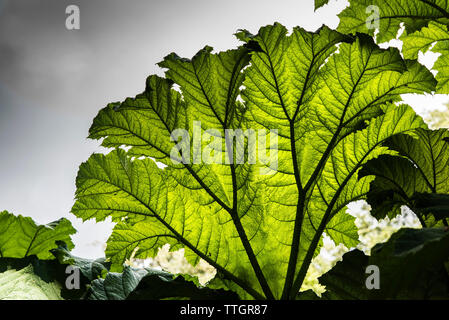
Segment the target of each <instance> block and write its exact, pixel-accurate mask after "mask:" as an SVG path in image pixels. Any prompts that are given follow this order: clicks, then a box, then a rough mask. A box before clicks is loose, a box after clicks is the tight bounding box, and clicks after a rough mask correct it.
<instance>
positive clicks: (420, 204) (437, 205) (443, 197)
mask: <svg viewBox="0 0 449 320" xmlns="http://www.w3.org/2000/svg"><path fill="white" fill-rule="evenodd" d="M412 201H413V203H414V205H413V207H414V208H417V209H418V210H419V212H421V213H422V214H424V215H428V214H432V215H433V216H434V217H435V219H436V220H437V221H438V220H442V219H446V218H449V194H438V193H416V194H415V195H414V196H413V199H412Z"/></svg>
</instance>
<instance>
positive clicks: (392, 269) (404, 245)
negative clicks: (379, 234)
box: [319, 228, 449, 300]
mask: <svg viewBox="0 0 449 320" xmlns="http://www.w3.org/2000/svg"><path fill="white" fill-rule="evenodd" d="M448 257H449V232H447V230H445V229H436V228H432V229H401V230H399V231H398V232H397V233H395V234H394V235H393V236H392V237H391V238H390V240H388V241H387V242H386V243H382V244H378V245H376V246H375V247H374V248H373V249H372V251H371V256H367V255H365V254H364V253H363V252H361V251H359V250H354V251H351V252H349V253H346V254H345V255H344V256H343V261H341V262H338V263H337V265H336V266H335V267H334V268H333V269H332V270H331V271H329V272H328V273H326V274H325V275H323V276H322V277H321V278H320V279H319V280H320V282H321V283H322V284H324V285H326V288H327V290H328V291H329V293H328V295H327V297H328V298H331V299H362V300H367V299H449V279H448V277H447V272H446V271H445V270H444V265H443V264H444V262H445V261H446V260H447V259H448ZM368 266H376V267H378V270H379V288H378V289H376V288H372V289H368V288H367V286H366V281H367V278H368V277H369V276H370V274H372V273H371V272H369V273H367V267H368Z"/></svg>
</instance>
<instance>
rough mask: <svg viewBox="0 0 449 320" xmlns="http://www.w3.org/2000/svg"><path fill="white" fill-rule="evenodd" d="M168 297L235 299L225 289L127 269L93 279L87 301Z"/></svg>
mask: <svg viewBox="0 0 449 320" xmlns="http://www.w3.org/2000/svg"><path fill="white" fill-rule="evenodd" d="M170 298H189V299H219V298H226V299H231V298H233V299H236V298H237V296H236V295H235V294H234V293H231V292H227V291H224V290H212V289H208V288H198V287H197V286H196V285H195V284H194V283H193V282H190V281H187V280H185V279H184V278H182V277H175V276H174V275H172V274H170V273H167V272H164V271H159V270H153V269H135V268H132V267H130V266H126V267H125V268H124V270H123V273H115V272H111V273H108V274H107V275H106V277H105V278H104V279H96V280H94V281H93V282H92V287H91V290H90V294H89V296H88V299H90V300H125V299H129V300H159V299H170Z"/></svg>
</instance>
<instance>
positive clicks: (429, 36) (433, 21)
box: [338, 0, 449, 93]
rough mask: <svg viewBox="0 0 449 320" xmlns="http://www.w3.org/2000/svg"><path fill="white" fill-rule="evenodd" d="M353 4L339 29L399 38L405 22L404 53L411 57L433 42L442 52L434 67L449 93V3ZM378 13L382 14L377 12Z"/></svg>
mask: <svg viewBox="0 0 449 320" xmlns="http://www.w3.org/2000/svg"><path fill="white" fill-rule="evenodd" d="M349 2H350V6H349V7H347V8H346V9H345V10H343V12H341V13H340V15H339V17H340V24H339V26H338V30H339V31H341V32H343V33H355V32H363V33H367V34H370V35H373V34H374V32H375V30H376V29H377V30H378V31H379V32H378V33H377V41H378V42H386V41H389V40H391V39H395V38H396V36H397V34H398V31H399V29H400V27H401V25H402V24H403V25H404V28H405V31H404V33H403V34H402V36H401V40H403V54H404V57H405V58H407V59H414V58H417V57H418V53H419V52H420V51H421V52H423V53H425V52H426V51H427V50H428V49H429V48H430V47H431V46H432V45H433V44H435V45H434V47H433V48H432V51H433V52H436V53H441V56H440V57H439V58H438V59H437V61H436V62H435V64H434V66H433V68H434V69H435V70H437V71H438V74H437V76H436V79H437V80H438V86H437V92H438V93H449V70H448V67H447V66H448V62H449V55H448V51H449V50H448V48H449V37H448V36H449V33H448V25H449V4H448V3H447V1H443V0H426V1H424V0H392V1H383V0H375V1H371V0H351V1H349ZM377 14H378V16H377Z"/></svg>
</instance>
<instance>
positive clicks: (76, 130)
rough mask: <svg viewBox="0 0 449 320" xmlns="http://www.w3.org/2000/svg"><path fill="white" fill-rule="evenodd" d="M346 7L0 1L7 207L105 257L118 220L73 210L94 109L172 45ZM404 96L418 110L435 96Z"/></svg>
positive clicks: (283, 1)
mask: <svg viewBox="0 0 449 320" xmlns="http://www.w3.org/2000/svg"><path fill="white" fill-rule="evenodd" d="M69 4H75V5H78V6H79V8H80V11H81V29H80V30H72V31H69V30H67V29H66V27H65V20H66V13H65V9H66V7H67V6H68V5H69ZM345 6H346V1H338V2H336V1H331V4H330V5H329V6H326V7H324V8H322V9H320V10H318V11H317V12H316V13H314V11H313V0H279V1H273V0H251V1H247V0H227V1H212V0H182V1H181V0H163V1H149V0H147V1H141V0H123V1H118V0H82V1H75V0H72V1H66V0H27V1H25V0H11V1H5V0H0V70H1V71H0V150H1V151H0V152H1V160H0V161H1V162H0V164H1V165H0V210H3V209H5V210H8V211H10V212H13V213H15V214H22V215H25V216H31V217H33V218H34V219H35V220H36V221H38V222H39V223H48V222H50V221H53V220H55V219H58V218H60V217H62V216H63V217H67V218H69V219H70V220H71V221H72V222H73V223H74V226H75V228H76V229H77V230H78V231H79V233H78V234H77V235H76V236H75V239H74V240H75V244H76V248H75V253H76V254H78V255H82V256H84V257H92V258H94V257H99V256H101V255H103V248H102V247H101V243H103V242H105V240H106V239H107V237H108V236H109V234H110V232H111V228H112V224H111V223H107V222H106V223H99V224H95V223H93V222H87V223H82V222H81V220H80V219H76V218H74V217H73V215H71V214H70V208H71V207H72V205H73V203H74V192H75V177H76V173H77V170H78V166H79V165H80V163H81V162H83V161H86V160H87V158H88V157H89V155H90V154H91V153H93V152H95V151H98V150H99V148H98V143H97V142H96V141H89V140H87V139H86V136H87V131H88V128H89V126H90V124H91V122H92V120H93V118H94V116H95V115H96V114H97V112H98V111H99V110H100V109H101V108H103V107H104V106H105V105H106V104H107V103H108V102H113V101H120V100H123V99H124V98H126V97H128V96H134V95H136V94H137V93H140V92H141V91H142V90H143V89H144V85H145V79H146V77H147V76H148V75H150V74H153V73H158V74H160V75H161V74H162V73H161V70H160V69H159V68H158V67H157V66H156V63H157V62H159V61H161V60H162V58H163V57H164V56H165V55H167V54H168V53H170V52H172V51H174V52H176V53H177V54H178V55H180V56H184V57H191V56H192V55H194V54H195V53H196V51H198V50H199V49H201V48H202V47H203V46H205V45H206V44H207V45H210V46H212V47H214V48H215V49H216V50H226V49H230V48H233V47H235V46H236V45H237V44H238V42H237V40H236V39H235V38H234V36H233V33H234V32H235V31H236V30H237V29H239V28H245V29H248V30H250V31H252V32H254V33H255V32H257V30H258V28H259V27H260V26H263V25H266V24H271V23H273V22H275V21H278V22H280V23H282V24H284V25H285V26H287V27H289V28H292V27H294V26H296V25H301V26H302V27H305V28H306V29H308V30H315V29H317V28H318V27H320V26H321V25H322V24H326V25H328V26H330V27H333V28H335V27H336V26H337V25H338V18H337V16H336V14H337V13H338V12H339V11H341V9H342V8H343V7H345ZM433 59H434V57H429V58H427V60H425V61H426V62H427V63H429V64H430V65H431V62H432V61H433ZM407 100H408V101H407V102H409V103H410V104H412V105H415V106H416V108H417V109H419V110H422V108H424V107H425V106H426V105H427V103H428V102H427V101H426V100H425V99H424V98H421V99H416V98H415V97H413V98H408V99H407ZM446 100H448V99H447V98H446V97H436V98H434V99H433V101H434V102H432V104H433V106H434V107H435V106H438V105H440V104H441V103H442V102H444V101H446Z"/></svg>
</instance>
